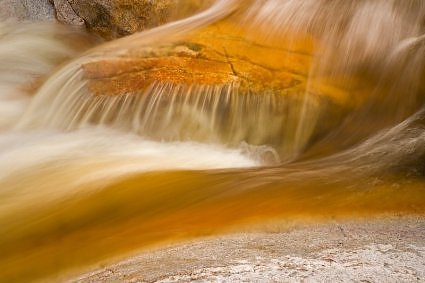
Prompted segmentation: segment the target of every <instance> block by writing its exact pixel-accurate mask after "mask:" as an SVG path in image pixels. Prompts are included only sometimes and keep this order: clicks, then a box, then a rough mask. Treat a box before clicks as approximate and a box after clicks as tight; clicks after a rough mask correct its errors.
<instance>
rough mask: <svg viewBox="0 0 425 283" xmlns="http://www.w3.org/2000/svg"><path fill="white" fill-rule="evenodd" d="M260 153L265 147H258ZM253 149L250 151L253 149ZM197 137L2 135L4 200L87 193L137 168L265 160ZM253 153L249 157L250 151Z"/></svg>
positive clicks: (99, 131)
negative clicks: (192, 139)
mask: <svg viewBox="0 0 425 283" xmlns="http://www.w3.org/2000/svg"><path fill="white" fill-rule="evenodd" d="M258 150H260V151H262V152H265V151H267V148H260V149H258ZM249 152H251V153H249ZM255 154H256V152H255V149H248V148H246V147H245V148H243V147H241V148H240V149H228V148H225V147H222V146H216V145H206V144H200V143H195V142H167V143H163V142H157V141H149V140H146V139H143V138H141V137H139V136H136V135H132V134H128V133H125V132H120V131H114V130H111V129H107V128H93V127H88V128H84V129H80V130H77V131H73V132H68V133H65V132H57V131H42V130H38V131H30V132H25V133H23V132H11V133H3V134H2V135H1V137H0V188H1V189H0V198H2V199H3V200H8V201H5V202H3V203H2V205H0V209H1V208H8V209H10V207H11V206H13V203H14V201H13V200H14V199H16V198H18V199H19V202H16V204H19V205H22V203H25V199H27V200H28V201H29V202H31V201H34V199H43V200H44V201H47V200H52V199H57V198H62V197H67V196H68V197H70V196H73V195H75V194H78V193H89V191H88V190H87V188H88V187H90V184H92V183H95V184H96V187H99V186H102V185H107V184H109V183H111V182H113V181H117V180H118V179H120V178H125V177H128V176H131V175H134V174H136V173H143V172H152V171H167V170H193V169H196V170H206V169H220V168H232V167H253V166H260V165H262V162H261V160H260V159H259V158H260V157H261V153H260V154H258V155H257V156H256V155H255ZM250 155H251V156H250Z"/></svg>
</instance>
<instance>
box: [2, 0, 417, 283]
mask: <svg viewBox="0 0 425 283" xmlns="http://www.w3.org/2000/svg"><path fill="white" fill-rule="evenodd" d="M216 25H218V26H219V27H221V26H224V27H227V26H229V25H232V26H236V27H237V28H236V32H237V34H238V38H242V39H243V40H246V41H247V42H254V43H252V44H251V45H250V47H249V48H252V46H257V45H258V46H260V44H262V45H267V44H270V45H271V46H274V47H273V48H275V49H276V50H284V52H288V53H289V54H294V53H297V52H298V51H297V50H298V49H297V48H299V46H300V41H299V38H300V37H307V38H309V41H313V42H314V44H308V45H302V46H303V48H304V47H305V46H307V47H305V49H303V50H306V51H305V52H304V51H303V52H304V53H303V52H300V54H297V56H299V58H301V59H299V60H300V62H301V61H302V60H305V61H306V62H308V69H306V70H304V71H305V72H302V70H301V71H300V70H299V69H298V70H295V67H296V66H298V65H296V64H294V65H293V66H295V67H294V69H287V70H286V71H287V72H288V73H289V74H291V75H294V76H296V77H297V78H299V80H300V81H305V84H303V83H302V84H300V86H297V88H296V91H294V92H293V93H289V92H288V93H286V94H281V93H278V92H273V91H263V90H262V89H261V88H260V89H253V88H250V87H245V86H244V85H243V83H241V82H240V81H238V80H237V79H235V80H234V81H231V82H221V83H216V84H203V83H192V84H187V83H180V82H179V83H175V82H173V81H167V80H162V81H161V80H157V81H154V82H152V83H149V84H148V86H147V87H146V88H145V89H144V90H143V91H141V92H124V93H118V94H113V95H112V94H94V93H92V89H91V88H90V86H91V85H90V84H91V81H90V77H88V76H87V75H86V74H85V72H86V71H87V66H90V64H102V62H104V61H105V60H112V61H114V60H121V59H122V58H126V57H125V56H128V54H134V53H137V52H139V53H143V54H151V53H152V52H154V51H152V50H165V49H166V50H168V49H167V48H168V46H170V45H172V44H173V43H175V42H181V41H182V40H193V38H196V35H197V33H199V32H203V31H205V30H206V31H208V29H209V28H210V27H211V26H216ZM234 40H235V41H236V39H234ZM213 44H214V42H211V45H213ZM303 44H304V43H303ZM161 48H162V49H161ZM161 52H162V51H161ZM238 52H239V51H238ZM240 52H241V55H240V56H241V57H240V58H239V59H241V60H242V61H244V60H245V61H248V59H249V60H254V61H255V60H256V61H255V62H254V63H255V64H257V65H261V64H263V63H264V62H265V61H267V60H269V59H270V60H271V61H273V63H276V64H279V63H282V62H283V61H285V60H286V59H285V58H286V57H282V58H283V59H282V58H281V57H270V58H269V57H268V56H269V54H266V53H264V52H256V53H254V55H255V56H253V57H249V56H248V57H246V56H243V55H244V54H242V52H245V51H242V50H241V51H240ZM306 52H307V53H306ZM225 53H226V50H225ZM167 54H168V53H167ZM246 54H248V52H247V53H246ZM225 55H226V56H228V54H227V53H226V54H225ZM270 56H272V55H270ZM291 56H292V55H291ZM297 58H298V57H297ZM0 60H1V61H0V62H1V64H0V270H1V271H0V281H1V282H3V281H4V282H14V281H16V282H21V281H30V280H37V279H45V278H55V277H54V276H57V275H58V274H59V275H61V274H64V272H67V271H70V270H71V271H73V270H80V269H81V268H87V267H88V266H90V265H92V264H95V263H98V262H99V261H102V260H106V259H110V258H114V257H117V256H125V255H128V254H129V253H130V252H134V251H137V250H139V249H143V248H146V247H149V246H152V245H158V244H160V243H164V242H166V241H175V240H181V239H185V238H189V237H195V236H201V235H210V234H214V233H219V232H223V231H226V229H229V227H236V228H233V229H237V227H239V225H242V224H247V223H253V222H254V223H256V222H261V221H263V220H264V219H276V218H277V219H282V218H283V219H292V218H296V217H342V216H361V215H371V214H374V215H375V214H383V213H424V212H425V180H424V175H425V124H424V122H425V103H424V101H425V67H424V66H425V2H424V1H423V0H361V1H354V0H353V1H351V0H350V1H347V0H332V1H327V0H303V1H296V0H249V1H237V0H232V1H229V0H217V1H216V2H215V3H214V4H213V5H212V6H211V7H210V8H208V9H206V10H205V11H203V12H200V13H199V14H197V15H194V16H192V17H189V18H186V19H183V20H179V21H176V22H171V23H168V24H165V25H163V26H159V27H157V28H153V29H151V30H147V31H143V32H140V33H136V34H133V35H130V36H127V37H124V38H121V39H116V40H113V41H109V42H101V40H99V39H98V38H94V37H93V36H91V35H88V34H86V33H85V32H83V31H81V30H74V29H70V28H67V27H64V26H59V25H57V24H53V23H39V24H25V23H13V22H6V21H5V22H3V23H0ZM279 60H281V61H282V62H281V61H279ZM274 61H277V62H274ZM258 62H259V63H258ZM285 62H286V61H285ZM303 62H304V61H303ZM254 63H253V64H254ZM296 63H297V64H298V63H299V62H296ZM300 64H301V63H300ZM95 66H96V65H95ZM285 66H286V65H285ZM291 66H292V65H291ZM233 71H234V70H233ZM237 76H240V74H237V72H235V77H237ZM232 78H233V77H232ZM140 80H142V79H140ZM329 82H330V83H329ZM324 85H326V86H328V87H324Z"/></svg>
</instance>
